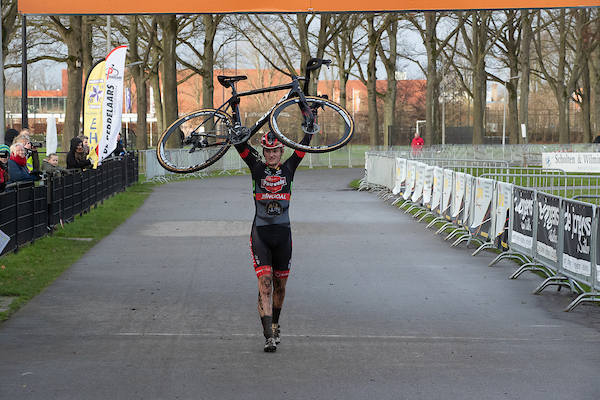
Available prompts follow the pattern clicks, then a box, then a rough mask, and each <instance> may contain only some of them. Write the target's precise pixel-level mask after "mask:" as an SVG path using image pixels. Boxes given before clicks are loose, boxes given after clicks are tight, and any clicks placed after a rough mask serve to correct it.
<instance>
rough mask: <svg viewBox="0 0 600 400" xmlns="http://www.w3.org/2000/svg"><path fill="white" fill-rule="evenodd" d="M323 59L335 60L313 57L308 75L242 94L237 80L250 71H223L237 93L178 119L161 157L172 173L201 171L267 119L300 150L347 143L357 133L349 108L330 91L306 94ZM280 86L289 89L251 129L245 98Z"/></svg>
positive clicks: (161, 143)
mask: <svg viewBox="0 0 600 400" xmlns="http://www.w3.org/2000/svg"><path fill="white" fill-rule="evenodd" d="M323 64H325V65H330V64H331V60H323V59H318V58H313V59H311V60H310V61H309V62H308V64H307V66H306V77H302V76H294V75H289V76H290V77H291V80H292V81H291V82H290V83H287V84H283V85H278V86H271V87H266V88H261V89H254V90H249V91H244V92H239V93H238V92H237V90H236V83H237V82H239V81H242V80H245V79H247V77H246V76H244V75H237V76H225V75H219V76H218V77H217V79H218V81H219V83H220V84H221V85H223V86H224V87H225V88H230V89H231V97H230V98H229V99H228V100H227V101H226V102H225V103H223V104H222V105H221V106H220V107H219V108H217V109H203V110H198V111H192V112H190V113H188V114H186V115H184V116H183V117H181V118H179V119H177V120H176V121H175V122H173V124H171V126H169V128H168V129H167V130H166V131H165V132H164V133H163V134H162V136H161V137H160V139H159V141H158V145H157V148H156V154H157V156H158V162H159V163H160V164H161V165H162V166H163V168H165V169H166V170H168V171H171V172H177V173H191V172H196V171H199V170H201V169H204V168H206V167H208V166H210V165H212V164H214V163H215V162H217V161H218V160H219V159H220V158H221V157H223V156H224V155H225V153H226V152H227V150H229V148H230V147H231V146H233V145H236V144H238V143H243V142H246V141H248V140H249V139H250V138H251V137H252V136H253V135H254V134H256V133H257V132H259V131H260V130H261V129H262V127H263V126H265V124H267V123H268V125H269V128H270V130H271V132H273V133H274V134H275V135H276V136H277V138H278V139H279V140H280V141H281V142H282V143H284V144H285V145H286V146H289V147H291V148H293V149H296V150H300V151H304V152H308V153H324V152H328V151H333V150H337V149H339V148H341V147H343V146H345V145H346V144H348V142H349V141H350V139H351V138H352V135H353V134H354V121H353V120H352V117H351V116H350V114H349V113H348V111H346V110H345V109H344V108H342V106H340V105H339V104H337V103H334V102H332V101H329V100H328V99H327V96H326V95H325V96H322V97H316V96H307V95H305V93H308V90H307V89H308V83H309V82H310V72H311V71H314V70H316V69H318V68H320V67H321V66H322V65H323ZM301 80H304V90H303V89H302V88H301V86H300V81H301ZM280 90H288V92H287V93H286V94H285V95H284V96H283V97H282V98H281V99H280V100H279V101H277V103H276V104H275V105H274V106H273V107H271V108H270V109H269V111H267V112H266V113H265V114H264V115H263V116H262V117H260V118H259V119H258V120H257V121H256V123H255V124H254V125H252V126H251V127H250V128H248V127H245V126H243V125H242V121H241V114H240V98H241V97H245V96H252V95H257V94H262V93H269V92H275V91H280ZM229 110H231V114H228V111H229ZM283 132H286V133H285V134H284V133H283ZM307 133H308V134H311V135H313V137H312V140H311V144H309V145H303V144H300V143H299V142H300V141H301V140H302V138H303V137H304V135H305V134H307Z"/></svg>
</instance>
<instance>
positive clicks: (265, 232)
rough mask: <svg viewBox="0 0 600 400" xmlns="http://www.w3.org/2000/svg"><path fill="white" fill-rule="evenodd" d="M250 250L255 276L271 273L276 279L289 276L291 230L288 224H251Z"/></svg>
mask: <svg viewBox="0 0 600 400" xmlns="http://www.w3.org/2000/svg"><path fill="white" fill-rule="evenodd" d="M250 250H251V251H252V262H253V264H254V271H255V272H256V276H257V277H259V278H260V277H261V276H263V275H267V274H271V273H272V274H273V277H275V278H278V279H285V278H287V277H288V276H289V274H290V264H291V260H292V230H291V229H290V227H289V226H285V225H265V226H256V225H253V226H252V233H251V235H250Z"/></svg>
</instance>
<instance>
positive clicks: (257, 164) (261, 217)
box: [235, 143, 304, 226]
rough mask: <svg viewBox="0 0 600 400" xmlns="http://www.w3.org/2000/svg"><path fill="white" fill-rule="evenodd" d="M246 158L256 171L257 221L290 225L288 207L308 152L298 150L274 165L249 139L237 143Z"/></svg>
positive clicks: (261, 224)
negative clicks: (268, 162)
mask: <svg viewBox="0 0 600 400" xmlns="http://www.w3.org/2000/svg"><path fill="white" fill-rule="evenodd" d="M235 148H236V149H237V151H238V152H239V153H240V156H241V157H242V159H243V160H244V161H245V162H246V164H248V167H249V168H250V172H251V173H252V181H253V186H254V204H255V206H256V215H255V217H254V225H256V226H265V225H285V226H290V217H289V214H288V210H289V207H290V198H291V195H292V180H293V179H294V173H295V172H296V168H298V165H299V164H300V162H301V161H302V158H303V157H304V153H303V152H301V151H298V150H296V151H294V154H292V155H291V156H290V157H289V158H288V159H287V160H286V161H285V162H284V163H283V164H280V165H279V167H277V168H275V169H273V168H270V167H269V166H268V165H267V164H265V163H264V162H262V161H261V160H260V159H259V157H258V154H257V153H256V151H255V150H254V149H253V148H252V147H250V145H248V144H247V143H243V144H239V145H236V146H235Z"/></svg>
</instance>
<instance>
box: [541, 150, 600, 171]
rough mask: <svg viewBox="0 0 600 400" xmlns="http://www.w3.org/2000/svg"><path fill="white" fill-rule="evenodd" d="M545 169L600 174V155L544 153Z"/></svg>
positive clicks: (543, 164) (543, 165)
mask: <svg viewBox="0 0 600 400" xmlns="http://www.w3.org/2000/svg"><path fill="white" fill-rule="evenodd" d="M542 167H543V169H562V170H563V171H565V172H589V173H598V172H600V153H562V152H561V153H542Z"/></svg>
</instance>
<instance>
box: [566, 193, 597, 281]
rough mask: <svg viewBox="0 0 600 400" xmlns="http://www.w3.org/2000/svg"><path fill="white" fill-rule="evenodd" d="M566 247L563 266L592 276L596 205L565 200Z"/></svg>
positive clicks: (576, 272) (571, 270) (580, 273)
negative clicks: (592, 247) (591, 251)
mask: <svg viewBox="0 0 600 400" xmlns="http://www.w3.org/2000/svg"><path fill="white" fill-rule="evenodd" d="M563 212H564V224H563V229H564V231H565V235H564V240H563V243H564V248H563V255H562V256H563V260H562V266H563V268H564V269H565V270H567V271H570V272H573V273H575V274H578V275H583V276H586V277H589V276H591V273H592V269H591V256H590V249H591V245H592V217H593V215H594V206H593V205H592V204H583V203H579V202H575V201H573V200H567V199H564V200H563Z"/></svg>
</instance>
